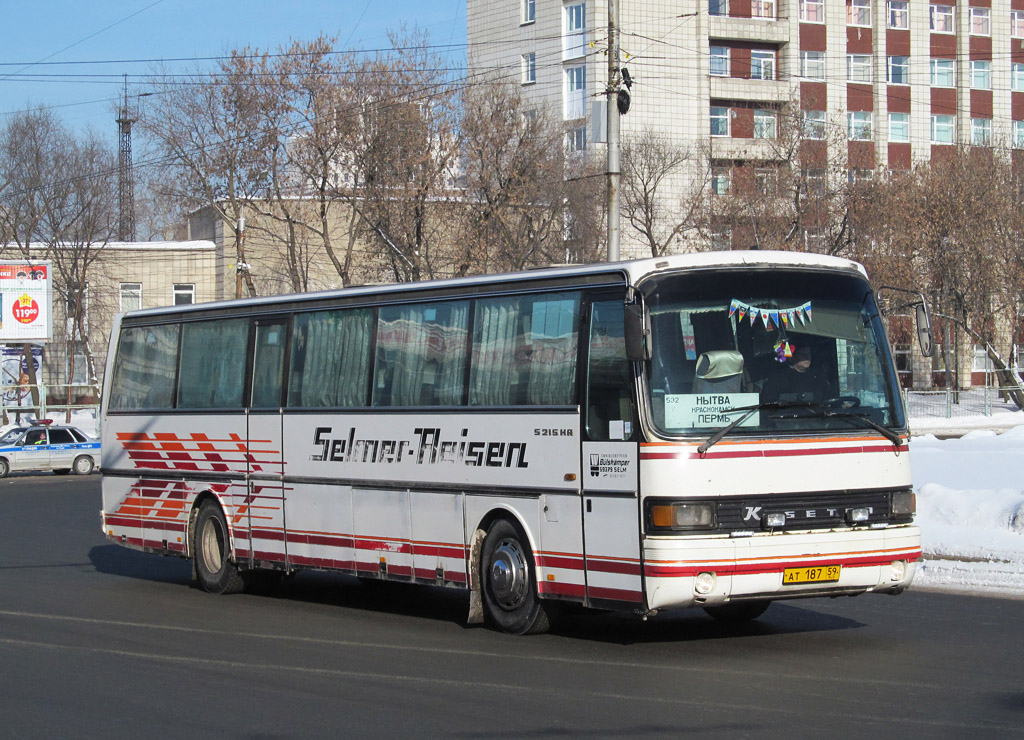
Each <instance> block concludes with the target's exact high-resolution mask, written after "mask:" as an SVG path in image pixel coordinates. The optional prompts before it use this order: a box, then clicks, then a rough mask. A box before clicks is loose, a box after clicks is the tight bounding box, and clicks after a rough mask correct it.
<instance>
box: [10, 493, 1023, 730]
mask: <svg viewBox="0 0 1024 740" xmlns="http://www.w3.org/2000/svg"><path fill="white" fill-rule="evenodd" d="M0 507H2V508H0V510H2V512H3V515H2V521H3V524H4V526H3V530H2V532H0V737H5V738H6V737H10V738H62V737H63V738H94V737H95V738H129V737H130V738H161V740H163V739H165V738H207V737H211V738H212V737H216V738H254V739H260V740H269V739H271V738H313V737H330V738H334V737H346V738H373V737H382V738H383V737H386V738H393V737H444V738H449V739H453V740H458V739H459V738H497V739H498V740H502V739H504V738H541V739H544V738H564V737H588V738H589V737H595V738H597V737H603V738H654V737H670V738H683V737H693V738H758V739H761V738H825V737H827V738H829V739H830V740H837V739H839V738H889V737H906V738H1011V737H1013V738H1020V737H1024V649H1022V646H1021V645H1022V641H1021V633H1022V629H1024V601H1014V600H999V599H982V598H969V597H962V596H950V595H943V594H935V593H922V592H913V591H911V592H908V593H906V594H903V595H901V596H898V597H888V596H871V595H867V596H860V597H857V598H852V599H851V598H843V599H840V600H834V601H833V600H824V601H823V600H812V601H804V602H789V603H784V604H775V605H773V607H772V608H771V609H770V610H769V611H768V613H767V614H766V615H765V616H764V617H762V619H761V620H760V621H759V622H758V623H757V624H756V625H754V626H752V627H748V628H745V629H743V630H739V631H737V630H729V629H726V628H723V627H720V626H719V625H718V624H717V623H715V622H713V621H712V620H711V619H710V618H708V617H707V616H705V615H704V614H703V612H697V611H695V612H685V613H681V614H675V615H660V616H658V617H655V618H653V619H651V620H649V621H647V622H643V621H641V620H640V619H639V618H636V617H629V616H622V615H603V614H596V615H595V614H585V613H575V614H571V615H568V616H566V617H564V618H563V620H562V621H561V622H559V623H558V625H557V626H556V629H555V630H554V631H553V632H552V633H550V634H547V635H540V636H535V637H510V636H506V635H501V634H498V633H495V632H492V631H490V630H487V629H484V628H481V627H467V626H466V625H465V624H464V621H463V620H464V616H465V608H466V601H465V597H464V596H463V595H461V594H458V593H454V592H447V591H442V590H438V589H434V588H425V587H407V586H406V587H403V586H392V587H387V586H383V587H375V588H371V587H366V586H363V585H361V584H360V583H359V582H358V581H356V580H354V579H350V578H346V577H341V576H328V575H323V574H302V575H300V576H299V577H297V578H296V579H294V581H292V582H291V583H290V584H289V585H288V586H287V587H286V588H284V589H273V590H271V589H265V590H264V591H263V592H262V593H256V594H242V595H236V596H212V595H209V594H206V593H203V592H200V591H198V590H197V589H195V588H193V587H191V586H190V576H191V569H190V564H189V563H188V562H187V561H183V560H179V559H174V558H161V557H159V556H155V555H145V554H143V553H138V552H133V551H130V550H126V549H124V548H121V547H119V546H116V545H113V544H108V543H107V542H106V541H105V540H104V539H103V537H102V536H101V534H100V531H99V508H100V499H99V477H98V476H96V475H93V476H89V477H88V478H74V477H67V478H61V477H57V476H52V475H39V476H15V477H12V478H7V479H4V480H0Z"/></svg>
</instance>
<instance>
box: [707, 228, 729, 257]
mask: <svg viewBox="0 0 1024 740" xmlns="http://www.w3.org/2000/svg"><path fill="white" fill-rule="evenodd" d="M710 242H711V248H712V249H715V250H718V251H720V252H727V251H729V250H730V249H732V229H731V228H729V227H728V226H716V227H715V228H713V229H711V239H710Z"/></svg>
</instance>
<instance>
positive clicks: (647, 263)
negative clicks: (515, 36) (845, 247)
mask: <svg viewBox="0 0 1024 740" xmlns="http://www.w3.org/2000/svg"><path fill="white" fill-rule="evenodd" d="M740 266H749V267H752V268H764V267H798V268H800V267H802V268H808V269H817V270H831V271H841V272H855V273H858V274H859V275H860V276H861V277H864V278H867V273H866V271H865V270H864V267H863V266H862V265H860V264H859V263H857V262H854V261H852V260H848V259H843V258H840V257H831V256H828V255H821V254H809V253H806V252H770V251H759V250H747V251H728V252H720V251H719V252H697V253H693V254H678V255H667V256H665V257H657V258H646V259H640V260H627V261H621V262H596V263H592V264H588V265H565V266H558V267H545V268H538V269H533V270H527V271H523V272H512V273H499V274H490V275H475V276H473V277H463V278H449V279H445V280H430V281H422V282H416V283H384V284H376V285H360V286H355V287H350V288H338V289H334V290H325V291H318V292H312V293H286V294H280V295H274V296H265V297H257V298H241V299H235V300H224V301H213V302H209V303H194V304H189V305H186V306H162V307H159V308H147V309H141V310H138V311H131V312H128V313H127V314H125V315H126V316H131V317H132V318H143V317H147V316H153V317H156V316H160V315H166V314H180V313H185V312H192V311H210V310H216V309H218V308H229V307H230V308H241V307H243V306H245V307H248V308H250V309H264V310H273V309H274V307H275V306H279V305H286V304H292V303H304V304H305V303H313V304H315V303H319V302H321V301H330V300H331V299H337V298H346V299H358V298H359V297H368V296H373V297H378V298H379V297H383V296H386V295H388V294H396V295H395V297H396V298H397V297H398V296H399V295H406V294H415V293H433V292H435V291H445V290H450V289H458V288H465V289H471V288H484V287H487V286H495V285H502V284H515V283H539V282H544V281H547V280H550V281H557V280H559V279H567V278H572V277H580V278H586V277H591V278H600V277H601V276H605V277H607V278H608V281H607V282H608V283H610V284H620V285H624V284H626V283H627V282H628V284H630V285H636V284H637V283H638V282H639V281H640V280H641V279H643V278H644V277H647V276H648V275H651V274H655V273H659V272H674V271H679V270H687V269H695V270H700V269H709V268H715V267H722V268H734V267H740Z"/></svg>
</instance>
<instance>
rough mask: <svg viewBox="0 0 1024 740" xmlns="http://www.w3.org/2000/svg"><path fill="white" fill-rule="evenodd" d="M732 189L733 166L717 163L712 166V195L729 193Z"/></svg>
mask: <svg viewBox="0 0 1024 740" xmlns="http://www.w3.org/2000/svg"><path fill="white" fill-rule="evenodd" d="M730 190H732V168H731V167H729V166H728V165H716V166H714V167H712V168H711V193H712V195H728V194H729V191H730Z"/></svg>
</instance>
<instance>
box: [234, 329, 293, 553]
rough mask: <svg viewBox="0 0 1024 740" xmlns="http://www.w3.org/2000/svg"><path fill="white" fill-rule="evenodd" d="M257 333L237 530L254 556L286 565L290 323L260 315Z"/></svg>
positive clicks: (237, 513) (254, 345)
mask: <svg viewBox="0 0 1024 740" xmlns="http://www.w3.org/2000/svg"><path fill="white" fill-rule="evenodd" d="M254 333H255V336H254V338H253V345H252V346H253V362H252V381H251V388H250V390H251V393H250V396H249V398H250V401H249V412H248V414H247V422H248V449H247V454H246V486H245V488H244V489H243V490H241V491H239V492H238V493H239V496H238V498H237V501H238V503H239V506H238V508H237V509H236V520H237V521H236V523H235V536H236V539H239V541H240V549H244V548H242V547H241V544H242V541H241V538H240V537H239V533H245V534H246V535H247V536H248V538H249V541H250V543H251V546H250V547H249V551H250V553H251V554H250V562H251V563H252V564H253V565H256V564H258V563H278V564H281V565H287V559H288V547H287V542H288V540H287V532H286V529H285V489H284V484H283V482H282V473H283V470H284V458H283V454H284V451H283V444H282V419H283V417H282V407H283V405H284V403H285V401H284V397H283V391H284V372H285V348H286V347H287V346H288V345H287V341H286V340H287V336H288V324H287V321H286V320H284V319H280V318H274V319H257V320H256V322H255V329H254Z"/></svg>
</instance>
